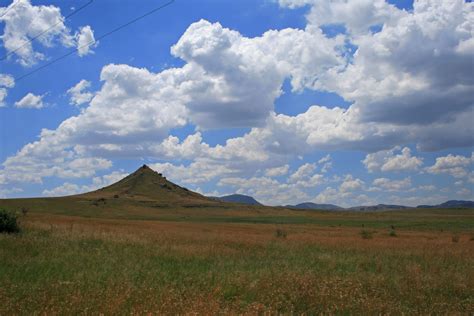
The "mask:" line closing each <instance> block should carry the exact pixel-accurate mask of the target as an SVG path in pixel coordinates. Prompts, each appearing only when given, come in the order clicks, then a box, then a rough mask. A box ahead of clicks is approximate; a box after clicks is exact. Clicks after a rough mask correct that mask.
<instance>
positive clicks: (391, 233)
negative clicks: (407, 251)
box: [388, 229, 397, 237]
mask: <svg viewBox="0 0 474 316" xmlns="http://www.w3.org/2000/svg"><path fill="white" fill-rule="evenodd" d="M388 235H389V236H390V237H397V232H396V231H395V229H392V230H390V233H388Z"/></svg>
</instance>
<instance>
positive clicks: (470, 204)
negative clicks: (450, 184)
mask: <svg viewBox="0 0 474 316" xmlns="http://www.w3.org/2000/svg"><path fill="white" fill-rule="evenodd" d="M417 208H474V201H463V200H450V201H446V202H444V203H441V204H438V205H418V206H417Z"/></svg>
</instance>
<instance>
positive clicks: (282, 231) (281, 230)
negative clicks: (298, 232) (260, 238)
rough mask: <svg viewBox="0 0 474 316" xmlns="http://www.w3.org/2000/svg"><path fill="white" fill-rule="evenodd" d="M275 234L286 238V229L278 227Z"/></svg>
mask: <svg viewBox="0 0 474 316" xmlns="http://www.w3.org/2000/svg"><path fill="white" fill-rule="evenodd" d="M275 236H276V237H277V238H286V231H284V230H283V229H280V228H277V230H276V231H275Z"/></svg>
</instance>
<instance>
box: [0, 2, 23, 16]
mask: <svg viewBox="0 0 474 316" xmlns="http://www.w3.org/2000/svg"><path fill="white" fill-rule="evenodd" d="M18 3H20V0H18V1H17V2H15V3H12V4H10V6H9V7H7V10H6V11H5V12H3V14H2V15H1V16H0V18H3V17H4V16H5V15H6V14H7V13H8V11H10V10H11V9H13V8H14V7H15V6H16V5H18Z"/></svg>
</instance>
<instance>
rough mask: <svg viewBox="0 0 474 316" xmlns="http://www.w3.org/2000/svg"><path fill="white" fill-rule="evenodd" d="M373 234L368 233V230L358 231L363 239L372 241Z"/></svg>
mask: <svg viewBox="0 0 474 316" xmlns="http://www.w3.org/2000/svg"><path fill="white" fill-rule="evenodd" d="M373 234H374V233H373V232H371V231H368V230H365V229H364V230H361V231H360V236H361V237H362V238H363V239H372V238H373Z"/></svg>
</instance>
